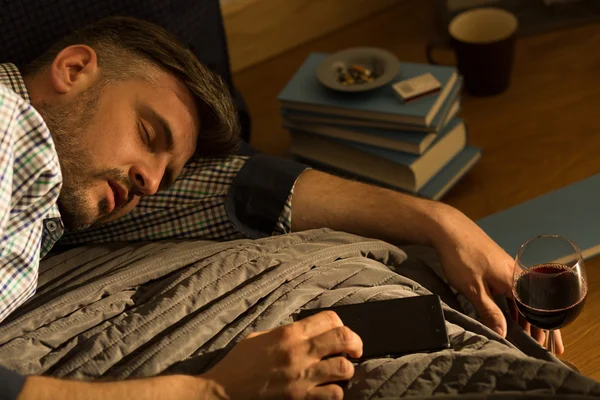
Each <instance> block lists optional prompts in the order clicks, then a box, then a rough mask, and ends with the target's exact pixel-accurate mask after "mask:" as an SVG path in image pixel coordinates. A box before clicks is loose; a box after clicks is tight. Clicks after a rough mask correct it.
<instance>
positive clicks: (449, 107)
mask: <svg viewBox="0 0 600 400" xmlns="http://www.w3.org/2000/svg"><path fill="white" fill-rule="evenodd" d="M462 82H463V79H462V77H461V76H459V77H458V82H457V83H456V85H454V87H453V88H452V90H451V92H450V94H449V95H448V98H447V99H446V100H445V101H444V104H443V105H442V107H441V109H440V111H439V112H438V113H437V114H436V115H435V117H434V118H433V122H432V123H431V126H422V125H411V124H399V123H396V122H385V121H375V120H372V119H363V118H353V117H349V116H344V117H341V116H336V115H329V114H324V113H319V112H311V111H300V110H292V109H287V108H281V115H282V116H283V119H284V120H285V121H287V122H291V123H293V124H296V125H299V124H318V125H331V126H336V127H340V128H344V127H349V128H354V129H360V128H374V129H384V130H396V131H405V132H421V133H433V134H437V133H438V132H439V131H440V130H441V129H442V128H443V127H444V126H445V125H446V123H447V122H448V119H449V118H448V115H449V114H453V113H454V114H456V113H455V112H454V111H458V110H457V109H456V108H460V100H459V98H460V92H461V90H462ZM423 150H424V149H423ZM421 153H422V152H421ZM421 153H419V154H421Z"/></svg>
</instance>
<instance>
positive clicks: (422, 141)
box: [283, 100, 460, 154]
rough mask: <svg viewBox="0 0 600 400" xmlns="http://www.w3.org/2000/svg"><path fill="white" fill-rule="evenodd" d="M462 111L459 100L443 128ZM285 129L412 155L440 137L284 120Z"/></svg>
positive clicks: (419, 133)
mask: <svg viewBox="0 0 600 400" xmlns="http://www.w3.org/2000/svg"><path fill="white" fill-rule="evenodd" d="M459 109H460V103H459V102H458V100H457V101H456V102H455V103H454V104H453V105H452V107H451V108H450V112H449V113H448V115H446V120H445V121H444V123H443V125H442V126H444V127H445V126H446V125H447V124H448V123H449V122H450V121H451V120H452V119H453V118H454V117H456V114H458V111H459ZM283 127H284V128H286V129H289V130H290V131H292V134H293V132H294V131H302V132H308V133H313V134H317V135H323V136H327V137H330V138H332V139H341V140H348V141H351V142H355V143H362V144H366V145H370V146H375V147H381V148H384V149H389V150H395V151H402V152H405V153H411V154H423V153H424V152H425V150H427V149H428V148H429V147H430V146H431V145H432V144H433V142H434V141H435V139H436V138H437V137H438V135H437V134H435V133H425V132H414V131H401V130H397V129H380V128H357V127H341V126H338V125H319V124H307V123H305V124H296V123H293V122H290V121H287V120H284V122H283Z"/></svg>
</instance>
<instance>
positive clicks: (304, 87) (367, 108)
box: [277, 53, 458, 126]
mask: <svg viewBox="0 0 600 400" xmlns="http://www.w3.org/2000/svg"><path fill="white" fill-rule="evenodd" d="M327 56H328V55H327V54H323V53H312V54H310V55H309V56H308V58H307V60H306V61H305V62H304V64H303V65H302V66H301V67H300V69H299V70H298V71H297V72H296V74H295V75H294V76H293V77H292V79H291V80H290V82H289V83H288V84H287V85H286V87H285V88H284V89H283V90H282V91H281V93H279V96H278V97H277V98H278V100H279V101H280V102H281V105H282V106H283V107H285V108H289V109H295V110H303V111H313V112H321V113H328V114H333V115H340V116H350V117H354V118H366V119H374V120H378V121H388V122H396V123H402V124H412V125H421V126H431V125H432V122H433V119H434V118H435V116H436V114H437V113H438V112H439V110H440V108H441V106H442V104H443V103H444V100H445V99H446V98H447V97H448V95H449V94H450V92H451V90H452V88H453V87H454V85H455V84H456V82H457V79H458V73H457V72H456V68H454V67H445V66H439V65H429V64H414V63H408V62H405V63H401V64H400V72H399V73H398V76H396V79H395V80H394V81H393V82H397V81H401V80H404V79H409V78H413V77H416V76H419V75H422V74H424V73H427V72H429V73H431V74H433V75H434V76H435V77H436V79H437V80H438V81H439V82H440V84H441V90H440V91H439V92H438V93H436V94H432V95H430V96H425V97H423V98H420V99H418V100H415V101H411V102H406V103H402V102H401V101H400V100H399V99H398V97H397V96H396V94H395V93H394V90H393V89H392V84H393V82H390V83H389V84H387V85H385V86H382V87H381V88H378V89H374V90H371V91H368V92H361V93H343V92H336V91H334V90H331V89H328V88H326V87H325V86H323V85H322V84H321V83H320V82H319V81H318V80H317V76H316V70H317V67H318V66H319V64H320V63H321V62H322V61H323V60H324V59H325V58H326V57H327Z"/></svg>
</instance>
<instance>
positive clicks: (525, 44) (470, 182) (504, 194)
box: [235, 0, 600, 380]
mask: <svg viewBox="0 0 600 400" xmlns="http://www.w3.org/2000/svg"><path fill="white" fill-rule="evenodd" d="M373 1H377V0H373ZM350 2H351V0H350ZM436 36H437V32H436V30H435V26H434V6H433V2H432V1H424V0H410V1H407V2H400V3H399V4H398V5H396V6H393V7H391V8H388V9H386V11H384V12H381V13H379V14H376V15H373V16H371V17H369V18H367V19H365V20H363V21H361V22H358V23H355V24H353V25H352V26H348V27H345V28H342V29H340V30H338V31H336V32H334V33H332V34H330V35H328V36H325V37H323V38H320V39H317V40H315V41H312V42H310V43H307V44H304V45H302V46H300V47H297V48H295V49H293V50H291V51H289V52H287V53H285V54H283V55H280V56H277V57H276V58H273V59H271V60H269V61H266V62H264V63H262V64H259V65H257V66H255V67H252V68H250V69H247V70H245V71H242V72H240V73H238V74H237V75H236V76H235V82H236V85H237V86H238V88H239V89H240V90H241V91H242V93H243V94H244V95H245V97H246V100H247V101H248V104H249V107H250V111H251V114H252V118H253V134H252V135H253V136H252V144H253V145H254V146H255V147H256V148H258V149H259V150H261V151H264V152H266V153H269V154H276V155H286V154H287V152H288V149H289V135H288V133H287V132H286V131H285V130H283V129H282V128H281V122H282V121H281V118H280V116H279V112H278V110H279V108H278V103H277V101H276V99H275V97H276V96H277V94H278V93H279V91H280V90H281V89H282V88H283V87H284V86H285V84H286V82H287V81H288V80H289V79H290V77H291V76H292V74H293V73H294V72H295V71H296V69H297V68H298V67H299V66H300V65H301V63H302V62H303V61H304V59H305V58H306V57H307V55H308V54H309V53H310V52H313V51H322V52H334V51H337V50H340V49H343V48H346V47H352V46H376V47H381V48H384V49H387V50H390V51H392V52H393V53H395V54H397V55H398V56H399V58H400V59H401V60H404V61H413V62H426V59H425V52H424V49H425V45H426V43H427V42H428V41H429V40H430V39H432V38H434V37H436ZM438 58H439V59H442V60H447V61H448V62H452V54H451V52H450V51H447V52H446V51H444V50H441V51H440V54H438ZM460 115H461V116H462V117H463V118H464V119H465V120H466V122H467V124H468V126H469V141H470V143H472V144H473V145H475V146H478V147H481V148H483V151H484V153H483V157H482V159H481V161H480V162H479V163H478V164H477V165H476V166H475V168H474V169H473V170H472V171H471V172H470V173H469V174H468V175H467V176H466V177H465V178H464V179H463V180H462V181H461V182H460V183H459V184H458V185H457V186H456V187H455V188H454V189H453V190H452V191H451V192H449V193H448V194H447V195H446V197H445V198H444V202H446V203H448V204H451V205H453V206H455V207H457V208H458V209H460V210H462V211H463V212H464V213H466V214H467V215H468V216H470V217H471V218H473V219H479V218H482V217H484V216H487V215H490V214H493V213H495V212H498V211H500V210H503V209H506V208H508V207H511V206H513V205H516V204H519V203H522V202H523V201H526V200H528V199H531V198H533V197H536V196H538V195H541V194H543V193H547V192H549V191H552V190H554V189H558V188H560V187H562V186H564V185H566V184H568V183H571V182H575V181H578V180H580V179H583V178H586V177H588V176H591V175H593V174H596V173H600V157H598V155H599V154H600V118H599V117H600V25H588V26H582V27H577V28H572V29H569V30H564V31H558V32H552V33H548V34H543V35H537V36H531V37H525V38H521V39H519V41H518V43H517V51H516V62H515V66H514V73H513V79H512V84H511V87H510V88H509V89H508V90H507V91H506V92H505V93H503V94H502V95H499V96H495V97H489V98H476V97H471V96H468V95H465V96H464V97H463V109H462V111H461V113H460ZM599 207H600V205H599ZM565 212H568V210H565ZM590 223H600V221H597V222H596V221H590ZM515 228H516V229H517V227H515ZM587 267H588V274H589V293H588V300H587V303H586V306H585V309H584V311H583V313H582V314H581V316H580V317H579V318H578V319H577V320H576V321H575V322H574V323H572V324H571V325H570V326H568V327H567V328H565V329H564V330H563V332H564V338H565V343H566V347H567V351H566V354H565V356H564V357H565V359H567V360H570V361H571V362H573V363H575V364H576V365H577V366H579V367H580V368H581V370H582V372H583V373H585V374H587V375H589V376H591V377H594V378H595V379H598V380H600V287H599V285H600V259H595V260H592V261H590V262H588V264H587Z"/></svg>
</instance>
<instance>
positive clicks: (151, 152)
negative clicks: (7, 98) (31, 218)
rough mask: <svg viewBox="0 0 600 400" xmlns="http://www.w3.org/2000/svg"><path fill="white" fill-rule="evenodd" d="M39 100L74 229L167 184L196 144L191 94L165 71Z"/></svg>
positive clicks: (111, 215)
mask: <svg viewBox="0 0 600 400" xmlns="http://www.w3.org/2000/svg"><path fill="white" fill-rule="evenodd" d="M36 108H37V109H38V111H39V112H40V113H41V114H42V116H43V117H44V120H45V121H46V123H47V125H48V128H49V129H50V132H52V135H53V138H54V142H55V145H56V150H57V153H58V156H59V160H60V165H61V170H62V174H63V187H62V190H61V193H60V197H59V200H58V206H59V209H60V212H61V216H62V219H63V222H64V224H65V227H66V228H67V229H71V230H79V229H85V228H87V227H89V226H90V225H93V224H98V223H105V222H109V221H112V220H114V219H117V218H119V217H121V216H123V215H125V214H126V213H128V212H129V211H131V210H132V209H133V207H134V206H135V205H136V204H137V203H138V201H139V199H140V197H141V196H146V195H152V194H154V193H156V192H157V191H158V190H159V189H164V188H166V187H168V186H169V185H170V184H171V183H172V182H173V181H174V180H175V178H176V177H177V175H179V173H180V172H181V170H182V169H183V167H184V165H185V163H186V162H187V161H188V160H189V159H190V158H191V157H192V155H193V153H194V149H195V146H196V135H197V132H198V128H199V122H198V116H197V114H196V109H195V105H194V99H193V97H192V94H191V93H190V92H189V90H188V89H187V88H186V87H185V86H184V85H183V83H181V82H180V81H179V80H177V79H176V78H175V77H173V76H171V75H170V74H167V73H165V72H159V73H157V74H156V75H155V76H154V79H153V82H152V83H149V82H147V81H142V80H139V79H136V80H133V79H132V80H126V81H121V82H116V83H111V84H108V85H106V86H105V87H103V88H102V89H98V85H97V84H95V85H91V86H90V87H89V88H88V89H86V90H83V91H81V92H80V93H78V94H77V95H76V96H74V97H71V98H70V99H69V100H62V101H56V102H53V103H51V104H50V103H42V104H39V105H37V106H36Z"/></svg>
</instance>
